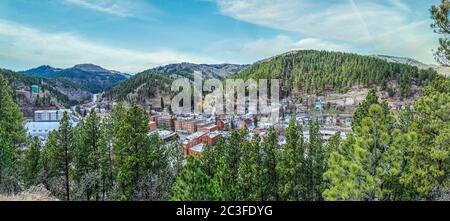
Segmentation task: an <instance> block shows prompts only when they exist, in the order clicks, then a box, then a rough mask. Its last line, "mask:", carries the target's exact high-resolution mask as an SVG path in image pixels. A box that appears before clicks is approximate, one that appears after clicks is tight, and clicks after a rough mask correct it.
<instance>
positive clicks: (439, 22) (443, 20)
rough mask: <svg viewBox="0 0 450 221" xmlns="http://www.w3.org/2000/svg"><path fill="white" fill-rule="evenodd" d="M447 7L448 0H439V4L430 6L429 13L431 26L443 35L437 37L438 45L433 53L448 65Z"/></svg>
mask: <svg viewBox="0 0 450 221" xmlns="http://www.w3.org/2000/svg"><path fill="white" fill-rule="evenodd" d="M449 9H450V2H448V0H441V4H440V5H437V6H432V8H431V15H432V18H433V20H434V23H433V24H432V25H431V27H432V28H433V29H434V31H435V32H436V33H438V34H442V35H444V36H445V37H443V38H440V39H439V44H440V46H439V48H438V50H437V51H436V53H435V57H436V60H437V61H438V62H440V63H441V64H443V65H450V40H449V39H448V36H449V34H450V22H449V18H448V12H449Z"/></svg>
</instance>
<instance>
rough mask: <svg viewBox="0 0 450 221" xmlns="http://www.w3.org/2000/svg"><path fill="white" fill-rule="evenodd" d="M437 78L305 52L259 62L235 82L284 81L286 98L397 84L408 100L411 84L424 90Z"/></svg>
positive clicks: (361, 59) (364, 59) (356, 58)
mask: <svg viewBox="0 0 450 221" xmlns="http://www.w3.org/2000/svg"><path fill="white" fill-rule="evenodd" d="M435 76H436V73H435V72H434V71H431V70H419V69H418V68H417V67H413V66H410V65H405V64H398V63H391V62H387V61H384V60H382V59H379V58H375V57H370V56H360V55H355V54H347V53H340V52H326V51H311V50H304V51H298V52H293V53H289V54H286V55H281V56H277V57H274V58H271V59H269V60H266V61H262V62H258V63H256V64H254V65H252V66H250V67H249V68H247V69H245V70H243V71H241V72H239V73H238V74H236V75H234V76H233V78H243V79H249V78H252V79H282V80H283V81H282V82H280V83H281V85H282V89H283V91H284V92H285V93H286V94H290V93H289V92H291V91H294V90H298V91H302V92H308V93H322V92H325V91H330V90H331V91H337V92H345V91H347V90H349V89H350V88H351V87H352V86H354V85H362V86H372V85H380V84H381V82H387V81H391V80H395V81H397V82H398V84H399V86H400V91H401V95H402V96H403V97H408V96H409V90H410V85H411V84H413V83H414V84H417V85H419V86H421V85H424V83H425V82H427V81H430V80H432V79H433V78H434V77H435Z"/></svg>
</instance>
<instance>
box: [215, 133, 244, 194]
mask: <svg viewBox="0 0 450 221" xmlns="http://www.w3.org/2000/svg"><path fill="white" fill-rule="evenodd" d="M246 136H247V130H245V129H244V130H241V131H234V132H233V133H232V134H231V137H230V138H229V139H228V140H227V142H226V143H225V144H224V146H223V148H222V147H219V149H221V150H222V151H223V153H222V154H221V157H220V158H219V161H218V162H217V163H218V164H217V171H216V173H215V174H214V178H215V179H216V180H218V182H219V184H220V188H221V189H222V192H223V193H222V196H223V197H224V199H225V200H230V201H236V200H239V198H240V195H239V185H238V183H237V182H236V180H238V169H239V164H240V162H241V154H242V149H241V148H242V144H243V143H244V142H245V138H246Z"/></svg>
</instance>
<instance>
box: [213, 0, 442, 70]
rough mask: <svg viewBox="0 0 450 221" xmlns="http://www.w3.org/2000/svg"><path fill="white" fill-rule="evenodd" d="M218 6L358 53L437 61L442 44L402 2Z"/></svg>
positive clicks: (304, 0)
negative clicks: (435, 55) (436, 53)
mask: <svg viewBox="0 0 450 221" xmlns="http://www.w3.org/2000/svg"><path fill="white" fill-rule="evenodd" d="M216 3H217V5H218V8H219V11H220V12H221V13H222V14H223V15H226V16H229V17H232V18H234V19H237V20H241V21H245V22H249V23H252V24H257V25H260V26H265V27H269V28H272V29H278V30H283V31H287V32H289V33H292V34H293V35H298V39H302V38H304V39H316V41H318V40H320V41H321V42H328V43H333V44H342V43H344V44H345V45H347V46H349V47H351V49H352V50H353V51H355V52H359V51H361V49H362V50H365V51H371V50H373V51H372V53H388V54H392V55H401V56H409V57H414V58H417V59H420V60H422V61H424V62H433V56H432V52H431V51H432V49H433V48H434V47H435V46H436V44H437V42H436V36H435V35H434V34H433V33H432V31H431V30H430V29H429V26H427V25H426V23H427V22H428V23H429V21H423V20H419V21H417V20H415V18H414V14H413V12H411V11H410V10H409V7H408V6H407V5H405V4H404V2H403V1H401V0H387V1H369V0H358V1H354V0H347V1H333V2H327V3H318V1H315V0H245V1H244V0H216ZM405 39H407V40H405ZM257 41H261V39H259V40H257ZM264 47H268V46H264ZM393 49H395V51H394V50H393Z"/></svg>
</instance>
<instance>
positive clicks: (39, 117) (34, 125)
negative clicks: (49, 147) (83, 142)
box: [25, 109, 79, 140]
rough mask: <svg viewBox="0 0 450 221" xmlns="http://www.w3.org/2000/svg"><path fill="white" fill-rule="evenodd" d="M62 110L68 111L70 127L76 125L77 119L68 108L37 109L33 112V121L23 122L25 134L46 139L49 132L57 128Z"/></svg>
mask: <svg viewBox="0 0 450 221" xmlns="http://www.w3.org/2000/svg"><path fill="white" fill-rule="evenodd" d="M64 112H68V114H69V120H70V122H71V124H72V127H76V126H77V124H78V122H79V119H78V118H77V117H75V116H74V115H73V114H72V112H71V111H70V110H64V109H60V110H38V111H35V112H34V122H28V123H26V124H25V129H26V130H27V135H28V136H31V137H39V138H41V139H43V140H46V139H47V138H48V134H49V133H50V132H52V131H55V130H58V129H59V126H60V121H61V120H62V117H63V116H64Z"/></svg>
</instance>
